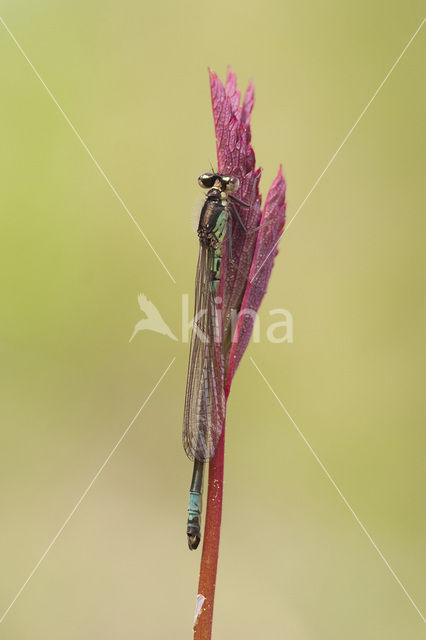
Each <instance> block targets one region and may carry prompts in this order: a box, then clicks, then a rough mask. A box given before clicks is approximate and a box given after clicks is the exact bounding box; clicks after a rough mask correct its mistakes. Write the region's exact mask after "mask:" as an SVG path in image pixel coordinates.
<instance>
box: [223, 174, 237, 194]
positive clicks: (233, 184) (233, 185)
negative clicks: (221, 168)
mask: <svg viewBox="0 0 426 640" xmlns="http://www.w3.org/2000/svg"><path fill="white" fill-rule="evenodd" d="M239 186H240V181H239V180H238V178H234V177H233V176H230V177H229V178H228V180H227V184H226V187H225V189H226V191H236V190H237V189H238V187H239Z"/></svg>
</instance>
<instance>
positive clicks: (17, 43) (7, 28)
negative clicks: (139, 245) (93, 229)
mask: <svg viewBox="0 0 426 640" xmlns="http://www.w3.org/2000/svg"><path fill="white" fill-rule="evenodd" d="M0 22H1V23H2V25H3V27H4V28H5V29H6V31H7V33H8V34H9V36H10V37H11V39H12V40H13V42H14V43H15V45H16V46H17V48H18V49H19V51H20V52H21V54H22V55H23V57H24V58H25V60H26V61H27V62H28V64H29V66H30V67H31V69H32V70H33V72H34V74H35V75H36V76H37V78H38V79H39V80H40V82H41V84H42V85H43V87H44V88H45V89H46V91H47V93H48V94H49V96H50V98H51V99H52V101H53V102H54V103H55V105H56V106H57V107H58V109H59V111H60V112H61V114H62V115H63V117H64V119H65V121H66V122H67V124H68V125H69V126H70V128H71V129H72V131H73V133H74V134H75V136H76V137H77V139H78V141H79V142H80V144H81V145H82V147H83V148H84V150H85V151H86V152H87V154H88V155H89V156H90V158H91V159H92V161H93V164H94V165H95V167H96V168H97V170H98V171H99V173H100V174H101V176H102V177H103V178H104V180H105V181H106V183H107V184H108V186H109V187H110V189H111V191H112V192H113V194H114V195H115V197H116V198H117V200H118V201H119V203H120V204H121V206H122V207H123V209H124V211H125V212H126V213H127V215H128V216H129V218H130V219H131V221H132V222H133V224H134V225H135V227H136V228H137V230H138V231H139V233H140V234H141V235H142V237H143V239H144V240H145V242H146V243H147V245H148V246H149V248H150V249H151V251H152V252H153V253H154V254H155V256H156V258H157V260H158V262H159V263H160V264H161V266H162V267H163V269H164V271H165V272H166V273H167V275H168V276H169V278H170V279H171V280H172V281H173V282H174V283H175V284H176V280H175V279H174V277H173V276H172V274H171V273H170V271H169V270H168V269H167V267H166V265H165V264H164V262H163V260H162V259H161V258H160V256H159V254H158V252H157V251H156V250H155V249H154V247H153V245H152V244H151V242H150V241H149V239H148V237H147V235H146V234H145V232H144V231H143V229H142V227H141V226H140V224H139V222H138V221H137V220H136V218H135V217H134V216H133V214H132V213H131V211H130V210H129V208H128V207H127V205H126V203H125V202H124V200H123V199H122V197H121V196H120V194H119V193H118V191H117V189H116V188H115V187H114V185H113V184H112V182H111V180H110V179H109V178H108V176H107V175H106V173H105V171H104V170H103V169H102V167H101V165H100V164H99V162H98V161H97V160H96V158H95V156H94V155H93V153H92V152H91V151H90V149H89V147H88V146H87V144H86V143H85V142H84V140H83V138H82V137H81V135H80V134H79V133H78V131H77V129H76V128H75V126H74V125H73V123H72V122H71V120H70V119H69V117H68V116H67V114H66V113H65V111H64V110H63V109H62V107H61V105H60V104H59V102H58V101H57V100H56V98H55V96H54V95H53V93H52V92H51V91H50V89H49V87H48V86H47V85H46V83H45V82H44V80H43V78H42V77H41V75H40V74H39V72H38V71H37V69H36V68H35V66H34V65H33V63H32V62H31V60H30V59H29V58H28V56H27V54H26V53H25V51H24V50H23V48H22V47H21V45H20V44H19V42H18V41H17V39H16V38H15V36H14V35H13V33H12V32H11V30H10V29H9V27H8V26H7V24H6V23H5V21H4V20H3V18H2V17H1V16H0Z"/></svg>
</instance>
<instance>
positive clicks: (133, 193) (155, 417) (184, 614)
mask: <svg viewBox="0 0 426 640" xmlns="http://www.w3.org/2000/svg"><path fill="white" fill-rule="evenodd" d="M2 16H3V18H4V20H5V22H6V23H7V25H8V26H9V28H10V29H11V31H12V32H13V34H14V35H15V37H16V39H17V40H18V41H19V43H20V44H21V46H22V47H23V49H24V50H25V52H26V54H27V55H28V57H29V59H30V60H31V62H32V63H33V64H34V66H35V67H36V69H37V70H38V71H39V73H40V74H41V76H42V78H43V79H44V81H45V82H46V84H47V85H48V87H49V88H50V90H51V91H52V92H53V94H54V95H55V97H56V98H57V100H58V102H59V104H60V105H61V106H62V108H63V109H64V111H65V112H66V113H67V115H68V116H69V118H70V119H71V121H72V123H73V124H74V126H75V127H76V129H77V130H78V132H79V133H80V135H81V136H82V138H83V140H84V141H85V142H86V143H87V145H88V147H89V148H90V150H91V151H92V152H93V154H94V156H95V157H96V159H97V161H98V162H99V163H100V165H101V166H102V168H103V170H104V171H105V172H106V174H107V175H108V177H109V178H110V180H111V182H112V184H113V185H114V187H115V188H116V189H117V191H118V193H119V194H120V195H121V197H122V198H123V200H124V202H125V203H126V205H127V206H128V207H129V209H130V211H131V212H132V213H133V215H134V217H135V219H136V220H137V221H138V223H139V224H140V225H141V227H142V228H143V230H144V232H145V233H146V235H147V236H148V238H149V239H150V241H151V242H152V244H153V245H154V247H155V248H156V250H157V251H158V252H159V254H160V255H161V257H162V259H163V260H164V261H165V263H166V265H167V267H168V269H169V270H170V272H171V273H172V274H173V276H174V278H175V279H176V284H173V282H172V281H171V279H170V278H169V277H168V275H167V273H166V272H165V271H164V270H163V268H162V267H161V265H160V264H159V262H158V261H157V259H156V257H155V255H154V254H153V252H152V251H151V250H150V248H149V247H148V246H147V244H146V242H145V241H144V239H143V237H142V236H141V234H140V233H139V232H138V230H137V228H136V227H135V225H134V224H133V223H132V221H131V220H130V219H129V217H128V216H127V214H126V212H125V211H124V210H123V208H122V206H121V205H120V203H119V202H118V200H117V199H116V197H115V196H114V194H113V192H112V191H111V189H110V188H109V186H108V184H107V183H106V181H105V180H104V179H103V178H102V176H101V175H100V174H99V172H98V171H97V169H96V167H95V165H94V163H93V162H92V160H91V159H90V157H89V156H88V154H87V153H86V152H85V150H84V149H83V147H82V146H81V144H80V142H79V141H78V139H77V138H76V136H75V135H74V133H73V132H72V130H71V129H70V127H69V126H68V125H67V123H66V121H65V120H64V118H63V116H62V115H61V113H60V111H59V110H58V108H57V107H56V106H55V104H54V103H53V102H52V100H51V98H50V97H49V96H48V94H47V93H46V91H45V89H44V88H43V86H42V84H41V82H40V81H39V79H37V77H36V76H35V74H34V72H33V71H32V70H31V68H30V66H29V65H28V63H27V62H26V60H25V59H24V57H23V56H22V55H21V53H20V52H19V50H18V48H17V46H16V45H15V44H14V42H13V41H12V39H11V37H10V36H9V35H8V33H7V31H6V30H5V29H4V28H3V27H2V28H1V31H0V51H1V59H2V65H1V71H0V73H1V86H2V101H1V111H2V118H1V120H2V153H1V160H0V161H1V175H2V188H1V190H0V199H1V211H2V214H1V222H0V224H1V244H2V248H1V258H0V260H1V270H0V273H1V276H0V277H1V280H2V286H1V296H2V305H1V306H2V313H1V320H2V331H1V359H2V381H1V396H2V398H1V442H2V444H1V451H0V474H1V487H2V488H1V492H0V509H1V520H2V525H1V528H0V565H1V576H2V578H1V585H0V615H1V612H3V611H4V610H5V609H6V608H7V607H8V605H9V604H10V602H11V601H12V600H13V598H14V596H15V595H16V593H17V592H18V590H19V588H20V587H21V586H22V584H23V583H24V581H25V580H26V579H27V577H28V575H29V573H30V571H31V570H32V569H33V567H34V566H35V564H36V563H37V561H38V560H39V559H40V557H41V556H42V554H43V552H44V551H45V550H46V548H47V546H48V544H49V543H50V541H51V540H52V539H53V537H54V536H55V534H56V533H57V531H58V530H59V528H60V527H61V525H62V524H63V522H64V521H65V519H66V518H67V516H68V515H69V514H70V512H71V510H72V509H73V507H74V505H75V504H76V502H77V500H78V499H79V498H80V496H81V495H82V493H83V492H84V490H85V489H86V487H87V486H88V484H89V482H90V481H91V479H92V478H93V476H94V474H95V473H96V472H97V470H98V469H99V467H100V465H101V464H102V463H103V461H104V460H105V458H106V456H107V455H108V453H109V452H110V450H111V449H112V447H113V446H114V444H115V442H116V441H117V440H118V439H119V438H120V436H121V435H122V433H123V432H124V430H125V428H126V427H127V426H128V424H129V423H130V421H131V419H132V418H133V416H134V415H135V414H136V412H137V410H138V409H139V407H140V406H141V404H142V403H143V401H144V400H145V398H146V397H147V395H148V394H149V393H150V391H151V390H152V388H153V386H154V384H155V383H156V381H157V380H158V378H159V377H160V375H161V374H162V372H163V371H164V369H165V368H166V367H167V365H168V364H169V362H170V361H171V359H172V357H174V356H176V361H175V362H174V364H173V366H172V367H171V369H170V371H169V372H168V374H167V376H166V377H165V378H164V380H163V382H162V383H161V385H160V386H159V387H158V389H157V390H156V391H155V393H154V394H153V396H152V398H151V399H150V401H149V403H148V404H147V405H146V407H145V408H144V409H143V411H142V413H141V415H140V416H139V417H138V419H137V420H136V421H135V423H134V424H133V426H132V428H131V429H130V431H129V433H128V435H127V436H126V438H125V439H124V440H123V442H122V443H121V444H120V446H119V448H118V449H117V451H116V452H115V454H114V455H113V457H112V458H111V460H110V461H109V463H108V465H107V466H106V468H105V469H104V471H103V472H102V474H101V475H100V477H99V478H98V480H97V482H96V483H95V485H94V486H93V488H92V489H91V490H90V492H89V493H88V495H87V497H86V498H85V500H84V501H83V502H82V504H81V506H80V507H79V509H78V510H77V511H76V513H75V514H74V515H73V517H72V519H71V520H70V522H69V524H68V525H67V526H66V528H65V529H64V531H63V532H62V534H61V535H60V537H59V539H58V540H57V542H56V544H55V545H54V546H53V548H52V549H51V550H50V552H49V553H48V555H47V556H46V558H45V559H44V561H43V563H42V564H41V566H40V568H39V569H38V571H37V572H36V574H35V575H34V577H33V578H32V579H31V580H30V582H29V583H28V585H27V586H26V588H25V590H24V591H23V593H22V595H21V596H20V597H19V599H18V600H17V601H16V603H15V605H14V606H13V608H12V609H11V610H10V612H9V614H8V616H7V617H6V618H5V620H4V622H3V624H2V625H0V637H1V638H7V639H8V640H9V639H11V640H15V639H20V640H25V639H31V640H35V639H38V638H40V639H41V638H42V639H43V640H47V639H52V640H53V639H55V640H56V639H57V638H61V639H64V640H68V639H71V638H72V639H75V638H81V639H89V638H90V639H91V638H103V639H105V640H109V639H116V638H126V639H127V638H129V639H130V638H132V639H133V638H148V639H152V640H163V639H170V638H177V639H180V638H190V637H192V636H191V626H192V618H193V611H194V607H195V596H196V592H197V580H198V568H199V561H200V552H193V553H190V552H189V551H188V549H187V547H186V539H185V538H186V536H185V518H186V508H187V497H188V485H189V480H190V474H191V464H190V462H189V461H188V460H187V459H186V457H185V455H184V452H183V450H182V446H181V423H182V410H183V396H184V389H185V379H186V366H187V356H188V345H187V344H182V342H172V341H171V340H170V339H169V338H167V337H165V336H161V335H159V334H155V333H148V332H143V333H139V334H138V335H137V336H136V337H135V339H134V340H133V342H131V343H129V342H128V341H129V337H130V335H131V333H132V331H133V327H134V325H135V324H136V322H137V321H138V320H139V319H140V318H141V317H142V313H141V311H140V310H139V307H138V304H137V294H138V293H139V292H143V293H144V294H146V295H147V297H148V298H149V299H150V300H152V301H153V302H154V304H155V305H156V306H157V307H158V309H160V311H161V314H162V316H163V318H164V319H165V321H166V322H167V323H168V324H169V326H170V327H171V329H172V330H173V331H174V333H176V334H177V335H180V332H181V327H180V323H181V294H182V293H186V292H187V293H189V295H190V305H191V306H192V299H193V298H192V296H193V293H192V292H193V281H194V272H195V265H196V256H197V251H198V246H197V238H196V236H195V234H194V232H193V229H192V224H191V218H192V211H193V210H194V208H195V207H196V205H197V202H198V201H199V198H200V195H201V194H200V190H199V188H198V186H197V182H196V178H197V176H198V175H199V173H201V171H204V170H206V169H208V168H209V162H210V161H212V162H215V143H214V135H213V125H212V115H211V106H210V94H209V84H208V76H207V66H211V67H212V68H213V69H214V70H215V71H217V72H218V73H219V74H220V75H221V77H222V78H224V76H225V72H226V66H227V65H228V64H231V65H232V67H233V68H234V70H235V71H236V73H237V75H238V78H239V82H240V86H242V88H245V87H246V85H247V82H248V81H249V79H250V78H253V80H254V83H255V88H256V98H257V99H256V105H255V111H254V116H253V142H254V147H255V151H256V156H257V161H258V164H261V165H262V166H263V167H264V175H263V178H262V188H261V191H262V192H263V194H264V195H266V191H267V188H268V186H269V184H270V182H271V181H272V179H273V177H274V176H275V174H276V171H277V168H278V165H279V163H281V162H282V163H283V166H284V171H285V175H286V178H287V180H288V209H287V212H288V218H291V217H292V216H293V215H294V213H295V211H296V209H297V207H298V205H299V204H300V203H301V201H302V200H303V199H304V197H305V196H306V194H307V193H308V191H309V190H310V188H311V186H312V185H313V183H314V182H315V180H316V179H317V178H318V176H319V175H320V173H321V172H322V170H323V169H324V167H325V165H326V164H327V162H328V160H329V159H330V157H331V156H332V154H333V153H334V152H335V150H336V149H337V147H338V146H339V145H340V143H341V141H342V140H343V138H344V136H345V135H346V133H347V132H348V130H349V129H350V127H351V126H352V124H353V123H354V121H355V120H356V118H357V117H358V116H359V114H360V113H361V111H362V109H363V108H364V106H365V105H366V103H367V102H368V100H369V99H370V97H371V96H372V94H373V92H374V91H375V89H376V87H377V86H378V85H379V83H380V82H381V81H382V80H383V78H384V77H385V75H386V73H387V72H388V70H389V69H390V67H391V65H392V64H393V63H394V61H395V60H396V58H397V57H398V55H399V54H400V53H401V51H402V49H403V48H404V46H405V45H406V43H407V42H408V40H409V39H410V37H411V35H412V34H413V33H414V31H415V30H416V28H417V27H418V26H419V24H420V22H421V20H422V3H420V2H411V3H409V5H404V4H401V3H400V2H396V1H391V2H386V3H384V2H377V1H375V0H373V1H371V0H370V1H369V2H365V1H361V2H358V3H356V5H354V4H351V3H340V2H337V1H329V2H321V3H314V2H299V3H289V2H278V1H274V2H266V3H264V4H263V5H262V4H261V3H259V2H253V1H251V0H249V1H246V2H241V1H238V2H233V3H229V2H223V1H221V0H219V1H218V2H215V3H210V4H209V3H201V2H179V3H175V2H164V1H163V2H157V3H154V2H145V3H135V2H128V1H127V2H121V3H118V2H89V3H87V2H82V1H80V0H79V1H74V2H69V1H63V2H59V3H58V2H52V1H50V2H48V1H41V2H37V3H34V2H28V1H21V2H10V1H6V2H3V3H2ZM424 53H425V33H424V29H423V31H422V32H421V33H420V34H419V35H418V37H417V38H416V39H415V41H414V42H413V44H412V45H411V47H410V48H409V49H408V51H407V53H406V55H405V56H404V58H403V59H402V60H401V62H400V64H399V65H398V66H397V68H396V69H395V71H394V72H393V74H392V76H391V77H390V78H389V80H388V81H387V83H386V84H385V85H384V87H383V89H382V91H381V92H380V94H379V95H378V97H377V98H376V100H375V101H374V103H373V104H372V106H371V108H370V109H369V111H368V112H367V114H366V115H365V117H364V118H363V119H362V121H361V122H360V124H359V125H358V127H357V128H356V130H355V131H354V133H353V134H352V136H351V138H350V139H349V141H348V142H347V144H346V145H345V146H344V148H343V149H342V151H341V152H340V154H339V155H338V157H337V159H336V160H335V162H334V164H333V165H332V166H331V168H330V169H329V170H328V172H327V173H326V175H325V176H324V178H323V179H322V181H321V183H320V184H319V186H318V188H317V189H316V190H315V191H314V193H313V194H312V195H311V197H310V198H309V200H308V201H307V202H306V204H305V206H304V208H303V209H302V211H301V212H300V214H299V215H298V217H297V220H296V221H295V222H294V223H293V224H292V225H291V229H290V230H289V232H288V235H287V236H286V237H285V240H283V241H282V244H281V251H280V255H279V257H278V259H277V261H276V267H275V269H274V272H273V275H272V279H271V283H270V288H269V292H268V295H267V296H266V298H265V300H264V304H263V307H262V311H261V327H262V340H261V342H260V343H259V344H251V345H250V347H249V349H248V353H247V354H246V356H245V358H244V360H243V362H242V364H241V367H240V370H239V372H238V374H237V376H236V378H235V381H234V385H233V390H232V393H231V397H230V403H229V414H228V431H227V434H228V436H227V448H226V468H225V501H224V516H223V529H222V540H221V556H220V564H219V575H218V580H217V598H216V608H215V627H214V637H215V638H217V639H223V640H228V639H231V638H244V639H246V640H255V639H258V638H268V639H269V640H275V639H287V638H289V639H290V638H291V639H292V640H311V639H312V640H317V639H319V640H340V639H342V638H347V639H357V640H358V639H359V638H366V639H377V638H386V639H387V640H394V639H395V640H396V639H398V640H399V639H401V638H410V639H412V638H413V639H414V638H416V639H417V638H421V637H424V635H423V633H424V625H423V622H422V620H421V618H420V616H419V615H418V613H417V612H416V610H415V609H414V607H413V606H412V605H411V604H410V602H409V601H408V599H407V597H406V596H405V594H404V593H403V591H402V590H401V588H400V587H399V586H398V584H397V583H396V582H395V580H394V579H393V577H392V575H391V574H390V572H389V570H388V569H387V567H386V566H385V564H384V562H383V561H382V560H381V559H380V557H379V556H378V554H377V552H376V551H375V550H374V549H373V547H372V545H371V543H370V542H369V540H368V538H367V537H366V535H365V534H364V533H363V532H362V530H361V529H360V527H359V525H358V524H357V522H356V521H355V520H354V518H353V516H352V515H351V513H350V512H349V511H348V509H347V507H346V506H345V504H344V503H343V502H342V499H341V498H340V497H339V495H338V493H337V492H336V490H335V489H334V488H333V486H332V485H331V484H330V482H329V480H328V479H327V477H326V476H325V474H324V472H323V470H322V469H321V468H320V466H319V465H318V463H317V461H316V460H315V458H314V456H313V455H312V453H311V452H310V451H309V449H308V448H307V446H306V445H305V443H304V442H303V440H302V439H301V437H300V436H299V435H298V434H297V432H296V430H295V429H294V427H293V425H292V424H291V422H290V421H289V419H288V418H287V416H286V415H285V413H284V412H283V411H282V409H281V408H280V406H279V404H278V403H277V401H276V400H275V399H274V397H273V395H272V394H271V392H270V390H269V389H268V388H267V386H266V385H265V383H264V382H263V381H262V379H261V378H260V376H259V374H258V373H257V372H256V370H255V369H254V367H253V365H252V364H251V362H250V360H249V357H248V356H249V355H251V356H252V357H253V358H254V359H255V361H256V362H257V364H258V366H259V367H260V368H261V370H262V372H263V373H264V375H265V376H266V377H267V379H268V380H269V382H270V384H271V385H272V387H273V388H274V389H275V391H276V393H277V394H278V395H279V397H280V398H281V400H282V402H283V403H284V405H285V406H286V407H287V409H288V411H289V412H290V414H291V415H292V417H293V418H294V420H295V421H296V423H297V424H298V426H299V427H300V429H301V430H302V432H303V433H304V434H305V436H306V438H307V439H308V440H309V442H310V444H311V445H312V447H313V448H314V450H315V451H316V452H317V454H318V455H319V457H320V458H321V460H322V461H323V463H324V465H325V466H326V468H327V469H328V471H329V473H330V474H331V476H332V477H333V478H334V479H335V481H336V483H337V484H338V486H339V487H340V489H341V490H342V492H343V494H344V495H345V496H346V498H347V500H348V501H349V503H350V504H351V506H352V507H353V509H354V510H355V512H356V513H357V514H358V516H359V518H360V520H361V521H362V522H363V523H364V525H365V526H366V528H367V530H368V531H369V533H370V534H371V536H372V537H373V538H374V540H375V541H376V543H377V544H378V546H379V547H380V549H381V550H382V552H383V553H384V555H385V557H386V558H387V559H388V561H389V562H390V564H391V565H392V567H393V568H394V570H395V572H396V573H397V575H398V576H399V578H400V580H401V581H402V583H403V584H404V585H405V587H406V588H407V590H408V592H409V593H410V594H411V596H412V597H413V599H414V601H415V602H416V603H417V604H418V606H419V607H420V608H424V606H425V600H426V592H425V584H424V581H423V574H424V566H423V565H422V557H424V544H423V540H424V534H425V525H424V517H423V501H424V470H423V468H424V453H425V437H424V431H423V429H422V426H421V424H422V417H423V416H424V413H425V405H424V397H423V391H422V389H423V386H422V380H421V378H422V371H423V365H424V350H423V346H422V345H423V339H424V326H425V315H426V309H425V304H424V298H423V293H424V291H423V287H424V266H425V265H424V261H425V259H424V249H423V246H422V245H423V241H424V233H425V223H424V213H423V211H422V205H424V195H425V194H424V190H423V184H422V183H423V179H424V173H423V172H424V159H425V158H424V149H423V148H422V138H423V135H424V122H423V119H422V114H423V112H424V107H425V92H424V85H423V77H424V70H425V68H424V67H425V65H424ZM274 308H285V309H288V310H289V311H291V313H292V315H293V318H294V342H293V344H278V345H277V344H270V343H268V342H267V341H266V340H265V330H266V327H267V326H268V324H269V323H270V322H271V319H270V317H269V310H270V309H274Z"/></svg>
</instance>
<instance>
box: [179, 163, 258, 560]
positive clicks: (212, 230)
mask: <svg viewBox="0 0 426 640" xmlns="http://www.w3.org/2000/svg"><path fill="white" fill-rule="evenodd" d="M198 183H199V185H200V187H202V188H203V189H208V191H207V194H206V200H205V202H204V205H203V207H202V209H201V214H200V221H199V224H198V237H199V241H200V248H199V256H198V266H197V273H196V279H195V311H194V325H193V330H192V337H191V346H190V353H189V365H188V379H187V385H186V396H185V410H184V421H183V445H184V449H185V452H186V454H187V455H188V457H189V458H190V459H191V460H194V470H193V475H192V481H191V487H190V500H189V508H188V522H187V536H188V545H189V548H190V549H196V548H197V547H198V544H199V542H200V538H201V533H200V527H201V491H202V482H203V468H204V463H205V462H208V460H210V458H212V456H213V455H214V452H215V449H216V446H217V444H218V442H219V439H220V436H221V434H222V431H223V425H224V422H225V404H226V403H225V388H224V386H225V385H224V381H225V363H224V354H223V346H222V336H221V330H222V327H221V318H220V314H219V313H218V310H220V299H219V298H218V291H219V283H220V276H221V269H222V253H223V244H224V241H225V238H227V240H228V242H227V246H228V258H229V260H231V261H232V251H231V244H230V243H231V231H232V217H233V215H234V216H235V217H236V219H237V221H238V222H239V224H240V225H241V227H242V229H243V230H244V232H247V229H246V227H245V225H244V224H243V222H242V220H241V218H240V216H239V214H238V210H237V208H236V206H235V203H238V204H239V205H241V206H243V207H247V208H249V205H248V204H246V203H244V202H242V201H241V200H239V199H238V198H236V197H235V196H234V195H232V194H233V192H234V191H236V190H237V189H238V187H239V180H238V178H236V177H233V176H226V175H223V174H220V173H203V174H202V175H201V176H200V177H199V178H198ZM231 211H232V213H231ZM258 228H260V227H256V229H251V230H250V231H256V230H257V229H258Z"/></svg>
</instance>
